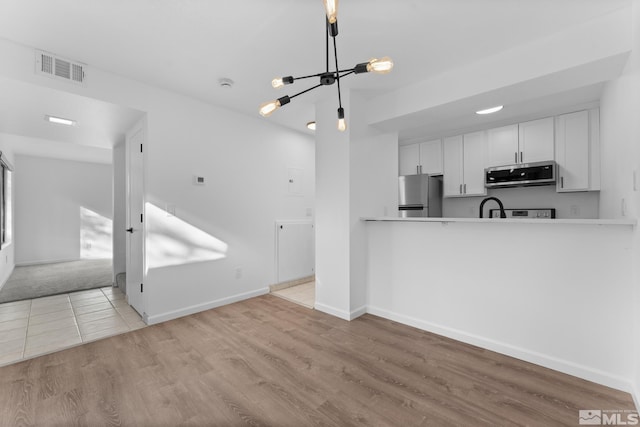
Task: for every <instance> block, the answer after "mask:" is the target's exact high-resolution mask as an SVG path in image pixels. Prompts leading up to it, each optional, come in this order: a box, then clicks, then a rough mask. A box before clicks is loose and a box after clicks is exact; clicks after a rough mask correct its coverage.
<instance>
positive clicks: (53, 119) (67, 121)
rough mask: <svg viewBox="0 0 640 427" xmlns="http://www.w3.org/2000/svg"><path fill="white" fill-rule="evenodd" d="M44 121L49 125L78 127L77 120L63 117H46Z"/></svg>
mask: <svg viewBox="0 0 640 427" xmlns="http://www.w3.org/2000/svg"><path fill="white" fill-rule="evenodd" d="M44 119H45V120H46V121H48V122H49V123H55V124H58V125H66V126H75V125H76V121H75V120H70V119H63V118H62V117H56V116H44Z"/></svg>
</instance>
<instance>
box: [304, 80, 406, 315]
mask: <svg viewBox="0 0 640 427" xmlns="http://www.w3.org/2000/svg"><path fill="white" fill-rule="evenodd" d="M342 100H343V101H342V103H343V107H344V108H345V118H346V120H347V131H346V132H339V131H338V130H337V129H336V124H337V111H336V102H335V99H334V98H333V97H330V98H329V99H327V100H325V101H321V102H319V103H318V104H317V105H316V123H317V125H316V126H317V130H316V141H317V143H316V171H317V174H316V187H317V190H316V194H317V199H316V204H317V216H316V304H315V308H316V309H318V310H321V311H324V312H327V313H330V314H333V315H335V316H338V317H341V318H343V319H352V318H354V317H357V316H359V315H361V314H364V312H365V308H366V286H367V285H366V262H367V257H366V247H367V240H366V238H367V236H366V230H365V229H364V224H362V222H361V221H360V217H362V216H379V215H384V214H385V212H392V211H393V210H395V209H396V207H397V204H398V200H397V194H398V190H397V184H396V182H397V176H398V148H397V144H398V137H397V134H395V133H393V134H390V133H382V132H379V131H377V130H375V129H373V128H371V127H369V126H367V124H366V121H365V117H366V114H367V112H368V103H367V100H366V99H365V98H364V97H363V96H362V95H361V94H359V93H357V92H354V91H345V92H343V94H342Z"/></svg>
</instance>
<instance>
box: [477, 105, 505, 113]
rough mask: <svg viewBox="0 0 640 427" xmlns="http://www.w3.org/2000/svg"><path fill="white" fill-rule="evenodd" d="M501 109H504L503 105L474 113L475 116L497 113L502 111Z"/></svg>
mask: <svg viewBox="0 0 640 427" xmlns="http://www.w3.org/2000/svg"><path fill="white" fill-rule="evenodd" d="M503 108H504V105H498V106H497V107H492V108H487V109H486V110H480V111H476V114H491V113H497V112H498V111H500V110H502V109H503Z"/></svg>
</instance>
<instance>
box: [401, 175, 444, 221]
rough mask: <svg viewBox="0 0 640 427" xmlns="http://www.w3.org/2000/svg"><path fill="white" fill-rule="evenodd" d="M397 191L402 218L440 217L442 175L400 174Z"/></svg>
mask: <svg viewBox="0 0 640 427" xmlns="http://www.w3.org/2000/svg"><path fill="white" fill-rule="evenodd" d="M398 191H399V192H398V202H399V206H398V210H399V212H400V216H401V217H402V218H408V217H442V176H432V175H427V174H420V175H402V176H400V177H398Z"/></svg>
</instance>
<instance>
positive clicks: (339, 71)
mask: <svg viewBox="0 0 640 427" xmlns="http://www.w3.org/2000/svg"><path fill="white" fill-rule="evenodd" d="M329 72H330V73H333V74H334V75H335V72H332V71H329ZM347 72H348V73H349V74H351V73H354V72H355V67H354V68H348V69H346V70H338V73H347ZM325 74H326V73H316V74H309V75H308V76H301V77H292V78H293V80H294V81H296V80H303V79H310V78H313V77H320V76H323V75H325ZM342 76H343V75H341V76H340V77H342Z"/></svg>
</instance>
